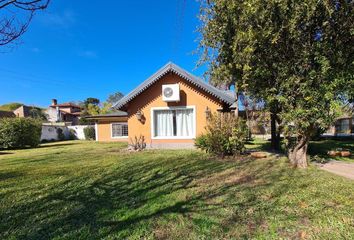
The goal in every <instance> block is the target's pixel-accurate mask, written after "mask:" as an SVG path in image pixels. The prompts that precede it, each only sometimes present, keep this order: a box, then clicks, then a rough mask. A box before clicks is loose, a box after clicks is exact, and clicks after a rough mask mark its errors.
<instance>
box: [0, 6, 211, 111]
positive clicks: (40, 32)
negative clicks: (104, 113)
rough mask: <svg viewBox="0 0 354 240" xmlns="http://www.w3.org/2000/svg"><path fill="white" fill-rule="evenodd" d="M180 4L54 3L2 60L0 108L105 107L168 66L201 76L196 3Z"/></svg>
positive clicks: (38, 15)
mask: <svg viewBox="0 0 354 240" xmlns="http://www.w3.org/2000/svg"><path fill="white" fill-rule="evenodd" d="M183 2H184V0H168V1H166V0H153V1H144V0H134V1H133V0H131V1H104V2H102V1H98V0H95V1H93V0H90V1H83V0H75V1H55V0H53V1H52V2H51V5H50V6H49V8H48V9H47V10H46V11H45V12H39V13H38V14H37V15H36V16H35V18H34V19H33V21H32V23H31V25H30V27H29V29H28V31H27V32H26V33H25V34H24V35H23V36H22V38H21V44H19V45H18V46H17V47H16V48H14V49H13V50H11V51H10V52H9V51H7V52H5V53H1V54H0V81H1V94H0V104H3V103H7V102H22V103H25V104H28V105H32V104H33V105H39V106H43V107H45V106H47V105H49V104H50V100H51V99H52V98H57V99H58V101H59V102H67V101H78V100H83V99H85V98H87V97H97V98H99V99H100V100H101V101H104V100H106V98H107V96H108V95H109V94H110V93H114V92H116V91H121V92H123V93H124V94H127V93H128V92H129V91H131V90H132V89H133V88H134V87H136V86H137V85H138V84H139V83H140V82H141V81H143V80H145V79H146V78H147V77H149V76H150V75H151V74H153V73H154V72H155V71H156V70H158V69H159V68H160V67H162V66H163V65H164V64H165V63H167V62H168V61H173V62H175V63H176V64H178V65H180V66H181V67H183V68H185V69H186V70H188V71H191V72H192V73H194V74H195V75H197V76H202V75H203V73H204V71H205V68H196V63H197V61H198V58H199V55H198V54H194V53H193V52H194V51H196V49H197V46H198V42H197V40H198V33H197V32H196V29H197V26H198V25H199V20H198V18H197V15H198V12H199V3H198V2H197V1H196V0H185V6H184V3H183ZM107 3H109V4H107ZM183 6H184V7H183ZM182 9H184V11H182ZM183 12H184V14H183Z"/></svg>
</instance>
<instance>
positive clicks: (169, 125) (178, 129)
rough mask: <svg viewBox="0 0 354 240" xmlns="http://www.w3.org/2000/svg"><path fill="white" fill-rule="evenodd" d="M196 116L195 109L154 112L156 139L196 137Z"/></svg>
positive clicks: (159, 110)
mask: <svg viewBox="0 0 354 240" xmlns="http://www.w3.org/2000/svg"><path fill="white" fill-rule="evenodd" d="M194 114H195V113H194V109H193V108H177V109H158V110H153V130H154V132H153V134H154V137H163V138H169V137H171V138H183V137H186V138H192V137H194V132H195V129H194Z"/></svg>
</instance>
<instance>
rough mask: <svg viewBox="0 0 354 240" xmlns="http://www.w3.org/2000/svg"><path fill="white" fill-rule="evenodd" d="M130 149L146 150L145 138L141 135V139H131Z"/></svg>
mask: <svg viewBox="0 0 354 240" xmlns="http://www.w3.org/2000/svg"><path fill="white" fill-rule="evenodd" d="M129 147H130V148H131V149H132V150H135V151H141V150H144V149H145V148H146V143H145V137H144V136H143V135H140V136H139V137H137V136H134V138H130V143H129Z"/></svg>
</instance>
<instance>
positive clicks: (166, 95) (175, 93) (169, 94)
mask: <svg viewBox="0 0 354 240" xmlns="http://www.w3.org/2000/svg"><path fill="white" fill-rule="evenodd" d="M162 100H163V101H165V102H179V100H180V99H179V85H178V84H166V85H162Z"/></svg>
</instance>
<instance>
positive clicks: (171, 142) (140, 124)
mask: <svg viewBox="0 0 354 240" xmlns="http://www.w3.org/2000/svg"><path fill="white" fill-rule="evenodd" d="M234 102H235V97H234V94H233V93H232V92H230V91H223V90H220V89H217V88H215V87H214V86H212V85H210V84H208V83H206V82H205V81H203V80H202V79H200V78H198V77H196V76H194V75H192V74H190V73H189V72H187V71H185V70H183V69H182V68H180V67H178V66H177V65H175V64H173V63H168V64H166V65H165V66H164V67H162V68H161V69H160V70H158V71H157V72H156V73H155V74H153V75H152V76H151V77H149V78H148V79H147V80H145V81H144V82H143V83H141V84H140V85H139V86H138V87H137V88H136V89H134V90H133V91H132V92H131V93H129V94H128V95H126V96H125V97H123V98H122V99H121V100H119V101H118V102H117V103H116V104H114V105H113V108H114V109H116V110H119V112H117V113H113V114H108V115H98V116H90V117H88V119H92V120H95V122H96V124H95V128H96V140H97V141H128V139H129V138H133V137H135V136H137V137H138V136H139V135H143V136H144V137H145V140H146V143H147V145H148V147H190V146H193V145H194V139H195V138H196V137H197V136H198V135H200V134H201V133H202V132H203V131H204V129H205V126H206V124H207V118H208V116H209V115H210V113H214V112H217V111H221V112H230V111H231V110H232V109H231V108H230V107H231V105H232V104H233V103H234Z"/></svg>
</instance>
